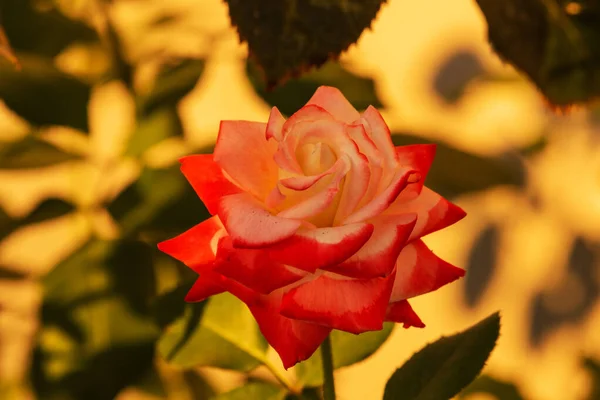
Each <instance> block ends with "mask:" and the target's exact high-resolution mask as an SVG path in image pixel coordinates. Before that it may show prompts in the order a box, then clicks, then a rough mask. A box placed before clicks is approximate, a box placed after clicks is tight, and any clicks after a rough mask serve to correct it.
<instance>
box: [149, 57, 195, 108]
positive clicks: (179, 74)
mask: <svg viewBox="0 0 600 400" xmlns="http://www.w3.org/2000/svg"><path fill="white" fill-rule="evenodd" d="M202 72H204V60H184V61H183V62H182V63H181V64H180V65H178V66H176V67H175V68H165V69H164V70H163V71H161V73H160V74H159V75H158V77H157V78H156V82H155V83H154V87H153V89H152V91H151V92H150V93H148V94H146V95H145V96H142V97H140V98H139V99H138V107H139V109H140V111H141V112H142V114H145V115H147V114H150V113H152V112H153V111H155V110H156V109H158V108H160V107H164V106H169V107H174V106H175V105H177V103H178V102H179V100H181V99H182V98H183V97H184V96H185V95H187V94H188V93H189V92H190V91H191V90H192V89H193V88H194V87H195V86H196V83H197V82H198V80H199V79H200V77H201V76H202Z"/></svg>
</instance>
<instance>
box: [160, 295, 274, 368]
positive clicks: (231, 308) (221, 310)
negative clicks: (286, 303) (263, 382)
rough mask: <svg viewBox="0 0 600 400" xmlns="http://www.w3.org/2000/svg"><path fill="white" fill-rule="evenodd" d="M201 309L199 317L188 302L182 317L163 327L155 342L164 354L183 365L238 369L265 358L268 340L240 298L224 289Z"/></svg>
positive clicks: (252, 365) (187, 366)
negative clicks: (191, 329)
mask: <svg viewBox="0 0 600 400" xmlns="http://www.w3.org/2000/svg"><path fill="white" fill-rule="evenodd" d="M202 311H203V312H202V315H201V316H200V318H198V313H195V314H194V313H193V306H190V307H188V308H187V309H186V315H185V316H184V318H181V319H178V320H177V321H176V322H175V323H174V324H173V325H172V326H170V327H169V328H167V329H166V331H165V333H164V334H163V335H162V337H161V338H160V340H159V342H158V350H159V352H160V354H161V355H162V356H163V357H164V358H167V359H168V360H169V361H170V362H171V363H173V364H175V365H178V366H180V367H183V368H191V367H196V366H213V367H219V368H227V369H234V370H239V371H249V370H251V369H253V368H255V367H256V366H258V365H260V364H261V363H263V362H264V360H265V357H266V355H265V354H266V350H267V342H266V341H265V339H264V338H263V337H262V335H261V334H260V331H259V329H258V325H256V322H255V320H254V318H253V316H252V314H251V313H250V311H249V310H248V308H247V307H246V306H245V305H244V304H243V303H242V302H240V301H239V300H238V299H236V298H235V297H233V296H232V295H230V294H229V293H223V294H220V295H217V296H213V297H211V298H210V299H209V300H208V304H207V305H206V306H205V307H204V309H203V310H202ZM194 319H197V320H198V321H195V320H194ZM190 320H191V321H192V323H191V324H190ZM190 326H192V328H193V331H192V332H191V333H190ZM182 337H184V339H185V341H182Z"/></svg>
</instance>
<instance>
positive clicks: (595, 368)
mask: <svg viewBox="0 0 600 400" xmlns="http://www.w3.org/2000/svg"><path fill="white" fill-rule="evenodd" d="M583 367H584V368H585V369H586V370H587V371H588V373H589V374H590V376H591V378H592V385H591V388H590V393H589V394H588V397H587V398H588V400H595V399H600V362H598V361H597V360H594V359H593V358H590V357H584V358H583Z"/></svg>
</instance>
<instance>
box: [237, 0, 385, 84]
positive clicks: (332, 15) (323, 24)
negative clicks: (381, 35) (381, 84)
mask: <svg viewBox="0 0 600 400" xmlns="http://www.w3.org/2000/svg"><path fill="white" fill-rule="evenodd" d="M384 1H385V0H310V1H296V0H280V1H277V2H265V1H263V0H226V2H227V4H228V5H229V16H230V17H231V22H232V24H233V25H235V26H236V28H237V31H238V33H239V36H240V40H242V41H245V42H247V43H248V47H249V51H250V55H251V57H252V58H253V59H254V60H256V61H257V63H258V65H259V66H260V67H261V69H262V70H263V72H264V76H265V80H266V82H267V86H268V87H272V86H274V85H276V84H278V83H280V82H281V81H282V80H284V79H285V78H289V77H292V76H296V75H299V74H300V73H301V72H304V71H306V70H307V69H309V68H311V67H313V66H321V65H323V64H324V63H325V62H326V61H328V60H330V59H332V58H337V57H338V56H339V54H340V53H341V52H342V51H344V50H346V49H347V48H348V47H349V46H350V45H351V44H353V43H354V42H356V41H357V40H358V38H359V36H360V35H361V33H362V32H363V30H364V29H365V28H368V27H369V26H370V25H371V21H372V20H373V19H374V18H375V16H376V15H377V12H378V11H379V8H380V6H381V4H382V3H383V2H384Z"/></svg>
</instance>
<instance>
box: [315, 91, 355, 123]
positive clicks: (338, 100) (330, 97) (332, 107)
mask: <svg viewBox="0 0 600 400" xmlns="http://www.w3.org/2000/svg"><path fill="white" fill-rule="evenodd" d="M306 104H307V105H309V104H316V105H318V106H320V107H323V108H324V109H325V110H327V111H328V112H329V113H331V115H333V116H334V117H335V118H336V119H337V120H338V121H343V122H345V123H347V124H350V123H352V122H353V121H356V120H357V119H359V118H360V114H359V113H358V111H356V109H355V108H354V106H353V105H352V104H350V102H349V101H348V100H347V99H346V97H345V96H344V95H343V94H342V92H341V91H340V90H339V89H337V88H334V87H330V86H321V87H319V88H318V89H317V90H316V91H315V94H313V96H312V97H311V98H310V100H308V103H306Z"/></svg>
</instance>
